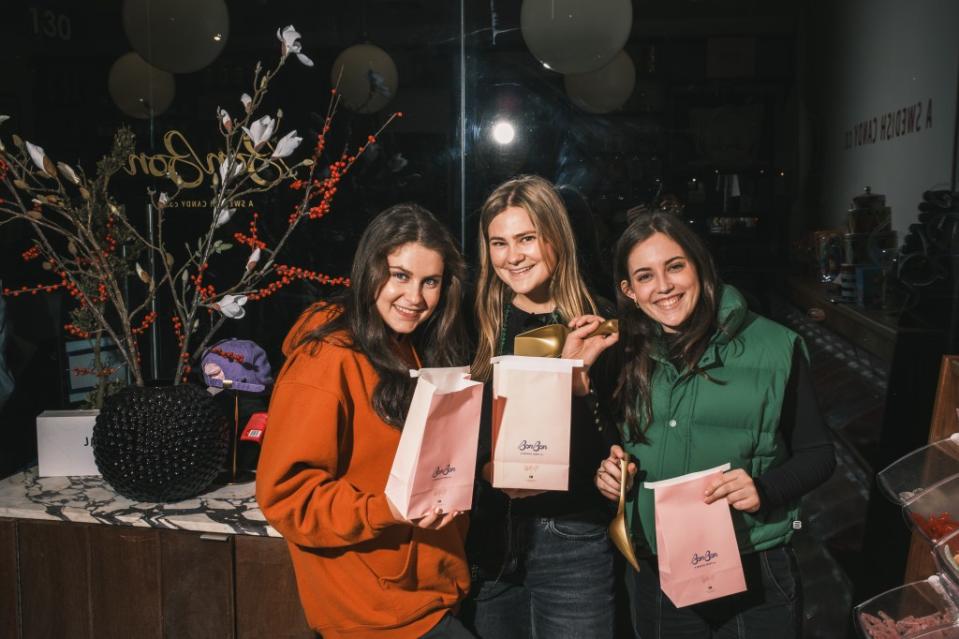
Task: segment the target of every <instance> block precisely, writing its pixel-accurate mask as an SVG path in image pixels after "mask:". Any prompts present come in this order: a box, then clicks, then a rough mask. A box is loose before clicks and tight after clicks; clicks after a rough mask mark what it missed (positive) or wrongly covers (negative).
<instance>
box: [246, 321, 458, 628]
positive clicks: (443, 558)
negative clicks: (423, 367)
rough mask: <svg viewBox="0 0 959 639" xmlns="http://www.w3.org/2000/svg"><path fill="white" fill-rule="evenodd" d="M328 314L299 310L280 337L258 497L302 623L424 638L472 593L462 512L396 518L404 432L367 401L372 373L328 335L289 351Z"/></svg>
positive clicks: (374, 378) (365, 362) (356, 355)
mask: <svg viewBox="0 0 959 639" xmlns="http://www.w3.org/2000/svg"><path fill="white" fill-rule="evenodd" d="M328 319H329V314H328V313H327V312H324V311H321V312H319V313H316V314H314V315H313V316H312V317H309V315H308V313H307V314H304V315H303V316H302V317H301V318H300V320H299V321H298V322H297V324H296V325H295V326H294V327H293V329H292V330H291V331H290V334H289V335H288V336H287V338H286V341H285V342H284V344H283V351H284V353H285V354H286V355H287V356H288V359H287V361H286V364H284V366H283V369H282V370H281V371H280V374H279V375H278V376H277V380H276V385H275V387H274V389H273V396H272V399H271V401H270V409H269V416H270V417H269V428H268V429H267V434H266V436H265V439H264V441H263V448H262V451H261V453H260V461H259V466H258V468H257V480H256V499H257V501H258V502H259V504H260V508H261V509H262V510H263V514H264V515H265V516H266V519H267V521H269V522H270V524H271V525H272V526H273V527H274V528H276V530H277V531H279V532H280V534H282V535H283V537H284V538H286V540H287V543H288V545H289V548H290V555H291V557H292V559H293V567H294V569H295V572H296V581H297V587H298V589H299V593H300V601H301V602H302V604H303V609H304V611H305V612H306V618H307V621H308V622H309V624H310V626H311V627H312V628H314V629H315V630H316V631H317V632H319V633H321V634H322V635H323V637H324V639H336V638H338V637H348V638H351V639H352V638H359V637H374V638H384V639H386V638H394V637H396V638H404V639H405V638H408V637H409V638H412V637H420V636H422V635H423V634H425V633H426V632H427V631H429V630H430V629H431V628H432V627H433V626H435V625H436V624H437V623H438V622H439V621H440V619H441V618H442V617H443V615H444V614H446V613H447V612H451V611H453V610H454V609H455V608H456V606H457V605H458V604H459V602H460V600H461V599H462V598H463V597H464V596H465V594H466V592H467V591H468V590H469V567H468V564H467V562H466V553H465V551H464V548H463V542H464V539H465V536H466V527H467V518H466V517H465V516H460V517H457V519H456V520H455V521H454V522H453V523H452V524H450V525H448V526H446V527H445V528H443V529H441V530H427V529H422V528H417V527H415V526H412V525H410V524H408V523H405V522H397V521H396V520H395V519H394V518H393V516H392V514H391V513H390V508H389V505H388V503H387V500H386V495H385V494H384V490H385V488H386V480H387V478H388V477H389V472H390V467H391V466H392V463H393V456H394V454H395V453H396V448H397V446H398V445H399V440H400V431H399V430H398V429H397V428H394V427H392V426H390V425H388V424H387V423H385V422H384V421H383V420H381V419H380V418H379V416H378V415H377V414H376V412H375V411H374V410H373V405H372V395H373V390H374V389H375V388H376V384H377V382H378V380H379V378H378V376H377V374H376V371H375V370H374V369H373V366H372V365H371V364H370V362H369V360H368V359H367V358H366V356H364V355H363V354H362V353H359V352H357V351H354V350H351V349H349V348H347V347H344V346H341V345H337V344H335V343H329V342H324V343H321V344H319V345H318V348H317V350H316V351H315V352H311V351H310V346H309V345H307V346H303V347H300V348H296V349H294V348H293V347H294V344H295V342H296V340H297V338H298V337H299V336H300V335H302V334H303V333H304V332H305V331H308V330H311V329H313V328H315V327H316V326H319V325H321V324H323V323H324V322H325V321H327V320H328ZM332 341H334V342H335V341H336V340H335V339H333V340H332Z"/></svg>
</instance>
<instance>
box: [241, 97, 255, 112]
mask: <svg viewBox="0 0 959 639" xmlns="http://www.w3.org/2000/svg"><path fill="white" fill-rule="evenodd" d="M240 102H242V103H243V108H244V109H245V110H246V112H247V113H249V112H250V111H252V110H253V98H251V97H250V95H249V94H248V93H244V94H243V95H241V96H240Z"/></svg>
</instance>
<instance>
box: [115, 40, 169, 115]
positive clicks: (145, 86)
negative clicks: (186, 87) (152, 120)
mask: <svg viewBox="0 0 959 639" xmlns="http://www.w3.org/2000/svg"><path fill="white" fill-rule="evenodd" d="M107 88H108V90H109V91H110V97H111V98H113V102H114V103H115V104H116V105H117V106H118V107H119V108H120V110H121V111H123V112H124V113H126V114H127V115H129V116H131V117H134V118H140V119H142V120H146V119H148V118H149V117H150V116H151V115H154V116H156V115H160V114H161V113H163V112H164V111H166V110H167V108H169V106H170V103H171V102H173V96H175V95H176V81H175V80H174V79H173V76H172V75H171V74H169V73H167V72H166V71H160V70H159V69H157V68H155V67H153V66H150V64H148V63H147V61H146V60H144V59H143V58H141V57H140V56H139V55H137V54H136V53H135V52H133V51H131V52H129V53H125V54H123V55H122V56H120V57H119V58H118V59H117V61H116V62H114V63H113V66H112V67H110V75H109V78H108V80H107Z"/></svg>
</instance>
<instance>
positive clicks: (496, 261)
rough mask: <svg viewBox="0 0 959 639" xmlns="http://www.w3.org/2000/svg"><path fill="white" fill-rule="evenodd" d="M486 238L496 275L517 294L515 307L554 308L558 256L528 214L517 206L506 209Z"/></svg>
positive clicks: (494, 221) (530, 308)
mask: <svg viewBox="0 0 959 639" xmlns="http://www.w3.org/2000/svg"><path fill="white" fill-rule="evenodd" d="M487 235H488V236H489V258H490V263H491V264H492V266H493V271H494V272H495V273H496V275H497V277H499V278H500V279H501V280H502V281H503V283H504V284H506V285H507V286H508V287H509V288H510V289H511V290H512V291H513V293H514V294H515V296H514V298H513V303H514V304H518V305H519V306H520V307H521V308H523V307H524V306H525V307H526V308H525V309H524V310H529V311H534V310H539V309H537V307H539V306H542V305H549V304H551V300H550V295H549V282H550V277H551V276H552V274H553V268H554V266H555V264H556V254H555V252H554V251H553V249H552V248H551V247H550V245H549V244H547V243H546V242H544V241H543V240H542V238H541V236H540V233H539V231H537V230H536V227H535V226H533V221H532V220H531V219H530V216H529V213H527V212H526V210H525V209H523V208H520V207H518V206H510V207H508V208H506V209H504V210H503V212H502V213H500V214H498V215H497V216H496V217H494V218H493V220H492V221H491V222H490V225H489V229H488V232H487ZM546 310H552V309H546Z"/></svg>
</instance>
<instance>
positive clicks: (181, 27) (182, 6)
mask: <svg viewBox="0 0 959 639" xmlns="http://www.w3.org/2000/svg"><path fill="white" fill-rule="evenodd" d="M123 30H124V31H126V34H127V39H128V40H129V41H130V46H132V47H133V49H134V50H135V51H136V52H137V53H139V54H140V55H141V56H142V57H143V59H144V60H146V61H147V62H149V63H150V64H152V65H153V66H155V67H157V68H158V69H162V70H164V71H169V72H170V73H191V72H193V71H199V70H200V69H202V68H203V67H205V66H207V65H208V64H210V63H211V62H213V60H215V59H216V57H217V56H218V55H220V51H222V50H223V45H225V44H226V39H227V36H229V34H230V14H229V12H228V11H227V8H226V4H225V3H224V2H223V0H124V3H123Z"/></svg>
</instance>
